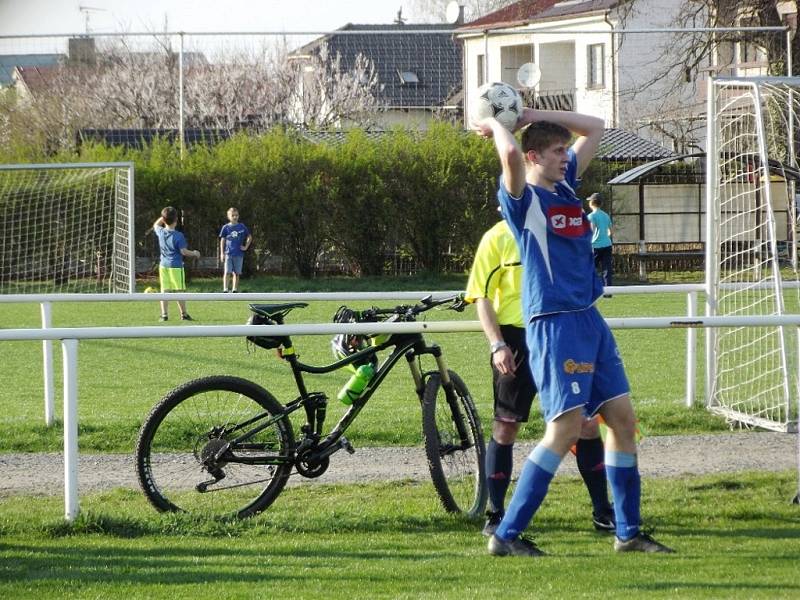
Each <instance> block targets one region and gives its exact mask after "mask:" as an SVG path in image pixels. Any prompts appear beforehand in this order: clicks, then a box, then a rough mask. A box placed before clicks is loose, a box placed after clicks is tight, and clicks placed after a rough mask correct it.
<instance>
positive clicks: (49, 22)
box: [0, 0, 412, 36]
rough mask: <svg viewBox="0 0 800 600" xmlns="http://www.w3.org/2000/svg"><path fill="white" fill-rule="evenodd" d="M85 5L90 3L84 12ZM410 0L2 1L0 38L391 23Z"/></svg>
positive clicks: (317, 28)
mask: <svg viewBox="0 0 800 600" xmlns="http://www.w3.org/2000/svg"><path fill="white" fill-rule="evenodd" d="M80 6H85V7H89V8H88V9H87V10H83V11H81V10H80V8H79V7H80ZM401 6H402V7H403V16H404V17H408V16H412V15H411V11H410V6H411V2H410V1H408V0H192V1H188V0H0V36H1V35H22V34H43V33H85V32H86V25H87V21H86V17H87V14H88V26H89V31H90V32H93V33H110V32H123V31H128V32H149V31H164V28H165V22H166V25H167V29H168V30H170V31H185V32H192V31H197V32H209V31H224V32H235V31H332V30H334V29H338V28H339V27H341V26H342V25H345V24H346V23H391V22H392V21H393V20H394V19H395V17H396V16H397V11H398V9H399V8H400V7H401Z"/></svg>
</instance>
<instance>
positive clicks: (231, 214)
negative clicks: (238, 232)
mask: <svg viewBox="0 0 800 600" xmlns="http://www.w3.org/2000/svg"><path fill="white" fill-rule="evenodd" d="M228 220H229V221H231V222H232V223H236V222H237V221H238V220H239V213H238V212H236V211H235V210H229V211H228Z"/></svg>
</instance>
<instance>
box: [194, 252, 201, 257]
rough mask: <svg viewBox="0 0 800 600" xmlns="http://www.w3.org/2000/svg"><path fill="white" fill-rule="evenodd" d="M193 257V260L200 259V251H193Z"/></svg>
mask: <svg viewBox="0 0 800 600" xmlns="http://www.w3.org/2000/svg"><path fill="white" fill-rule="evenodd" d="M194 257H195V258H200V250H195V251H194Z"/></svg>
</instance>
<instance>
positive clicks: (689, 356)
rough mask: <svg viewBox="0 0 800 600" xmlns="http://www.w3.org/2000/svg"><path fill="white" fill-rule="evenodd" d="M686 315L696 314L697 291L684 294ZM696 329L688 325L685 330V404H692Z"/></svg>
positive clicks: (694, 385) (690, 405)
mask: <svg viewBox="0 0 800 600" xmlns="http://www.w3.org/2000/svg"><path fill="white" fill-rule="evenodd" d="M686 316H687V317H696V316H697V292H689V293H688V294H686ZM696 355H697V330H696V329H695V328H694V327H690V328H689V329H687V330H686V406H687V407H688V408H691V407H692V406H694V395H695V387H696V377H697V364H696V363H697V356H696Z"/></svg>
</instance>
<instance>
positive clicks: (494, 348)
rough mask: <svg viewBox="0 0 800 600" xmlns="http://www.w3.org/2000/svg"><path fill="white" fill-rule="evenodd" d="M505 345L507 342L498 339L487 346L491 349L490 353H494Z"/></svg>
mask: <svg viewBox="0 0 800 600" xmlns="http://www.w3.org/2000/svg"><path fill="white" fill-rule="evenodd" d="M506 346H508V344H506V343H505V342H504V341H503V340H500V341H497V342H492V343H491V344H490V345H489V348H490V349H491V351H492V354H494V353H495V352H497V351H498V350H500V348H505V347H506Z"/></svg>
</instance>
